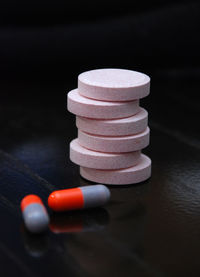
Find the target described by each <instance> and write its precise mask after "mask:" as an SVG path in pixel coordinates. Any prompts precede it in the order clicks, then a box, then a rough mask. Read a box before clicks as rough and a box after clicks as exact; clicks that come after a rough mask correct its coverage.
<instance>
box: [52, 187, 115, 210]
mask: <svg viewBox="0 0 200 277" xmlns="http://www.w3.org/2000/svg"><path fill="white" fill-rule="evenodd" d="M109 199H110V191H109V189H108V188H107V187H106V186H104V185H94V186H86V187H78V188H72V189H64V190H58V191H54V192H52V193H51V194H50V195H49V198H48V205H49V207H50V208H51V209H52V210H54V211H57V212H61V211H69V210H78V209H84V208H91V207H99V206H103V205H104V204H106V203H107V202H108V201H109Z"/></svg>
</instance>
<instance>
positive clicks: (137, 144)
mask: <svg viewBox="0 0 200 277" xmlns="http://www.w3.org/2000/svg"><path fill="white" fill-rule="evenodd" d="M149 133H150V130H149V128H148V127H147V128H146V130H145V131H144V132H142V133H139V134H137V135H131V136H121V137H105V136H98V135H91V134H88V133H85V132H83V131H81V130H78V139H79V143H80V144H81V145H82V146H84V147H86V148H88V149H91V150H94V151H100V152H108V153H109V152H112V153H119V152H131V151H137V150H141V149H143V148H145V147H146V146H148V145H149Z"/></svg>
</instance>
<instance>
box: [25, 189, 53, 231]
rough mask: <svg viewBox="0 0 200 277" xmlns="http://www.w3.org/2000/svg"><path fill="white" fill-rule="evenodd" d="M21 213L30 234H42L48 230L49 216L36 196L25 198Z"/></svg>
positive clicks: (31, 195)
mask: <svg viewBox="0 0 200 277" xmlns="http://www.w3.org/2000/svg"><path fill="white" fill-rule="evenodd" d="M21 211H22V215H23V219H24V223H25V226H26V228H27V229H28V230H29V231H30V232H32V233H40V232H43V231H45V230H46V229H47V227H48V224H49V216H48V213H47V211H46V208H45V206H44V205H43V203H42V200H41V199H40V197H38V196H37V195H34V194H30V195H27V196H25V197H24V198H23V199H22V201H21Z"/></svg>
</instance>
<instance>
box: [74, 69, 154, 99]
mask: <svg viewBox="0 0 200 277" xmlns="http://www.w3.org/2000/svg"><path fill="white" fill-rule="evenodd" d="M149 90H150V78H149V76H147V75H146V74H143V73H140V72H137V71H132V70H126V69H115V68H106V69H96V70H91V71H87V72H84V73H82V74H80V75H79V76H78V91H79V93H80V94H81V95H84V96H86V97H89V98H93V99H98V100H107V101H130V100H134V99H140V98H143V97H145V96H147V95H148V94H149Z"/></svg>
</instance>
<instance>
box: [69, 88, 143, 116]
mask: <svg viewBox="0 0 200 277" xmlns="http://www.w3.org/2000/svg"><path fill="white" fill-rule="evenodd" d="M67 99H68V101H67V105H68V110H69V111H70V112H71V113H73V114H76V115H79V116H84V117H89V118H101V119H111V118H124V117H128V116H131V115H134V114H136V113H138V112H139V110H140V108H139V100H135V101H129V102H104V101H98V100H93V99H89V98H86V97H84V96H81V95H80V94H79V93H78V90H77V89H74V90H72V91H70V92H69V93H68V97H67Z"/></svg>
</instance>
